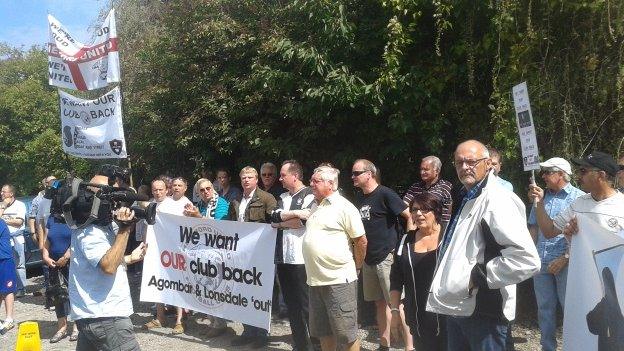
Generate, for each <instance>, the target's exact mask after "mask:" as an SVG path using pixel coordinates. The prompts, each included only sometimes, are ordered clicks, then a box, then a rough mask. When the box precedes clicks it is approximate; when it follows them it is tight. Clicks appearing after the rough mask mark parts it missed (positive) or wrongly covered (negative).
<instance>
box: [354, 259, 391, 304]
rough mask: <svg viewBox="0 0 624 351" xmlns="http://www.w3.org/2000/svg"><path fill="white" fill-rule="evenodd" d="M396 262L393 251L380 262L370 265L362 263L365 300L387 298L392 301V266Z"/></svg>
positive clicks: (388, 301)
mask: <svg viewBox="0 0 624 351" xmlns="http://www.w3.org/2000/svg"><path fill="white" fill-rule="evenodd" d="M392 262H394V254H393V253H392V252H391V253H389V254H388V257H386V258H385V259H384V260H383V261H381V262H380V263H378V264H376V265H373V266H369V265H367V264H366V263H364V265H362V286H363V290H364V301H377V300H382V299H383V300H386V302H387V303H390V267H391V266H392Z"/></svg>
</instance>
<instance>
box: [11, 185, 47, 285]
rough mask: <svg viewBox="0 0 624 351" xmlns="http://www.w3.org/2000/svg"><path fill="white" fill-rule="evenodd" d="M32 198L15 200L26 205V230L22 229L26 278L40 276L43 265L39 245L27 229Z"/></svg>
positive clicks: (26, 197)
mask: <svg viewBox="0 0 624 351" xmlns="http://www.w3.org/2000/svg"><path fill="white" fill-rule="evenodd" d="M34 198H35V197H34V196H22V197H18V198H17V200H19V201H21V202H23V203H24V204H25V205H26V218H24V223H26V229H24V241H25V244H24V253H25V257H26V276H27V277H33V276H37V275H40V274H41V266H42V265H43V258H42V256H41V249H39V245H37V243H36V242H35V241H34V240H33V238H32V237H33V236H32V234H31V233H30V230H29V228H28V214H29V213H30V207H31V206H32V201H33V200H34Z"/></svg>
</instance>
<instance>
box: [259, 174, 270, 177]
mask: <svg viewBox="0 0 624 351" xmlns="http://www.w3.org/2000/svg"><path fill="white" fill-rule="evenodd" d="M261 175H262V176H263V177H272V176H273V173H262V174H261Z"/></svg>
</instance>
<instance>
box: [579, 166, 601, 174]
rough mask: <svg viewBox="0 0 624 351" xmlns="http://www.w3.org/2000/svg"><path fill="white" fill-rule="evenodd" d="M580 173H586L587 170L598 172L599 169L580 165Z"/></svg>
mask: <svg viewBox="0 0 624 351" xmlns="http://www.w3.org/2000/svg"><path fill="white" fill-rule="evenodd" d="M578 171H579V173H580V174H586V173H589V172H600V169H596V168H585V167H581V168H579V169H578Z"/></svg>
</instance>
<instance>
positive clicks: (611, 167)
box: [572, 151, 620, 177]
mask: <svg viewBox="0 0 624 351" xmlns="http://www.w3.org/2000/svg"><path fill="white" fill-rule="evenodd" d="M572 163H574V164H575V165H578V166H581V167H593V168H596V169H599V170H601V171H604V172H605V173H607V174H608V175H610V176H612V177H615V175H616V173H617V172H618V170H620V166H618V164H617V163H616V162H615V159H613V156H611V155H609V154H606V153H604V152H600V151H594V152H592V153H591V154H589V155H587V156H585V157H583V158H573V159H572Z"/></svg>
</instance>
